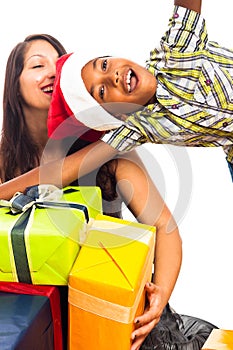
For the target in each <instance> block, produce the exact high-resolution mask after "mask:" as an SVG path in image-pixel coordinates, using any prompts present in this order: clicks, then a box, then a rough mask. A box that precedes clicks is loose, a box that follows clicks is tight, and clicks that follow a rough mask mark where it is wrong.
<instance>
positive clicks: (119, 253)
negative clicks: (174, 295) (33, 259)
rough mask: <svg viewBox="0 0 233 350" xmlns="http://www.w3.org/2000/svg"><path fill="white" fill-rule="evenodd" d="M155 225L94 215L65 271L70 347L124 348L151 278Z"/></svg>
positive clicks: (142, 306) (126, 348)
mask: <svg viewBox="0 0 233 350" xmlns="http://www.w3.org/2000/svg"><path fill="white" fill-rule="evenodd" d="M154 246H155V227H153V226H149V225H143V224H139V223H135V222H129V221H126V220H121V219H115V218H112V217H108V216H105V215H98V216H97V218H96V220H94V221H93V222H92V225H91V226H90V227H89V229H88V234H87V238H86V241H85V243H84V245H83V246H82V248H81V251H80V253H79V255H78V257H77V259H76V261H75V263H74V266H73V268H72V270H71V272H70V275H69V298H68V300H69V340H68V342H69V350H74V349H75V350H76V349H78V350H87V349H88V350H96V349H101V350H109V348H112V349H114V350H129V349H130V345H131V341H130V336H131V333H132V331H133V329H134V323H133V321H134V319H135V317H136V316H137V315H141V314H142V313H143V311H144V306H145V292H144V286H145V284H146V282H147V281H151V276H152V267H153V259H154Z"/></svg>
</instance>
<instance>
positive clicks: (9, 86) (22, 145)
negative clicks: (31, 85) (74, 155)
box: [0, 34, 66, 181]
mask: <svg viewBox="0 0 233 350" xmlns="http://www.w3.org/2000/svg"><path fill="white" fill-rule="evenodd" d="M34 40H45V41H47V42H49V43H50V44H51V45H52V46H53V47H54V48H55V50H56V51H57V52H58V56H62V55H63V54H65V53H66V50H65V48H64V47H63V45H62V44H61V43H60V42H59V41H58V40H57V39H55V38H54V37H52V36H51V35H48V34H34V35H29V36H27V37H26V38H25V40H24V41H23V42H20V43H19V44H17V45H16V46H15V48H14V49H13V50H12V51H11V53H10V56H9V58H8V61H7V65H6V73H5V84H4V91H3V121H2V134H1V145H0V156H1V169H0V178H1V180H2V181H8V180H10V179H12V178H14V177H16V176H17V175H19V174H23V173H25V172H27V171H29V170H31V169H33V168H34V167H36V166H38V164H39V155H38V148H37V146H36V145H35V143H34V142H33V140H32V138H31V136H30V134H29V131H28V129H27V124H26V121H25V116H24V113H23V109H22V105H21V101H20V98H19V88H20V86H19V78H20V75H21V73H22V70H23V67H24V55H25V51H26V49H27V47H28V45H30V43H31V42H32V41H34Z"/></svg>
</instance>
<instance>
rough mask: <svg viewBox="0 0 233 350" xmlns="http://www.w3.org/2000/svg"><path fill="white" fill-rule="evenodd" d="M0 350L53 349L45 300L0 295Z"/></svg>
mask: <svg viewBox="0 0 233 350" xmlns="http://www.w3.org/2000/svg"><path fill="white" fill-rule="evenodd" d="M0 349H1V350H22V349H35V350H53V349H54V344H53V325H52V318H51V312H50V305H49V300H48V298H46V297H44V296H35V295H34V296H33V295H23V294H11V293H2V292H0Z"/></svg>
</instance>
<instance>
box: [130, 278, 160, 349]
mask: <svg viewBox="0 0 233 350" xmlns="http://www.w3.org/2000/svg"><path fill="white" fill-rule="evenodd" d="M145 289H146V294H147V300H148V305H147V307H146V309H145V311H144V314H143V315H142V316H138V317H137V318H136V319H135V320H134V323H135V324H136V325H137V326H138V328H137V329H136V330H135V331H134V332H133V333H132V335H131V339H132V345H131V348H130V350H139V348H140V346H141V345H142V343H143V341H144V340H145V338H146V337H147V336H148V334H149V333H150V332H151V331H152V329H153V328H154V327H155V326H156V324H157V323H158V322H159V320H160V317H161V315H162V312H163V309H164V307H165V305H164V303H163V302H162V301H163V299H164V298H163V291H162V289H161V288H160V287H158V286H157V285H155V284H154V283H152V282H150V283H146V285H145Z"/></svg>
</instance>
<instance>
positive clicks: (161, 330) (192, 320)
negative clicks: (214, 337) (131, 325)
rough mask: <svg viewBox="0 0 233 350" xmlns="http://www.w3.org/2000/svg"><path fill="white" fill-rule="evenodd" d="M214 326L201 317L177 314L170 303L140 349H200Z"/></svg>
mask: <svg viewBox="0 0 233 350" xmlns="http://www.w3.org/2000/svg"><path fill="white" fill-rule="evenodd" d="M214 328H218V327H216V326H214V325H213V324H211V323H209V322H207V321H204V320H202V319H200V318H197V317H193V316H186V315H179V314H177V313H176V312H174V311H173V310H172V309H171V308H170V306H169V304H168V305H167V306H166V307H165V309H164V311H163V314H162V316H161V319H160V321H159V323H158V324H157V325H156V326H155V327H154V328H153V329H152V331H151V332H150V334H149V335H148V336H147V338H146V339H145V340H144V342H143V344H142V346H141V347H140V350H200V349H201V348H202V346H203V344H204V343H205V341H206V339H207V338H208V336H209V335H210V333H211V331H212V329H214Z"/></svg>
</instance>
